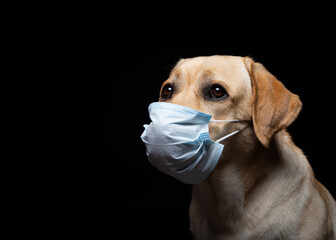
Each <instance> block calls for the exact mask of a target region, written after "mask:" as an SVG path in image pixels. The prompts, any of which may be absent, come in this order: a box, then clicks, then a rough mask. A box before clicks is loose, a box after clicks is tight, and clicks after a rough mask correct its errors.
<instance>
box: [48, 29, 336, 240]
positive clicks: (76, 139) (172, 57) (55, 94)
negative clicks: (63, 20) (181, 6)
mask: <svg viewBox="0 0 336 240" xmlns="http://www.w3.org/2000/svg"><path fill="white" fill-rule="evenodd" d="M332 37H333V36H332V32H331V33H329V32H327V31H323V30H316V29H315V30H314V31H311V30H310V29H308V30H307V31H301V30H298V31H296V32H294V33H293V32H292V33H289V32H288V33H280V32H273V33H272V34H271V33H265V31H263V32H260V33H258V32H255V35H253V34H246V35H244V34H242V35H239V36H238V35H235V34H233V33H228V32H226V31H223V32H168V31H167V32H114V31H113V29H109V31H100V30H95V29H94V28H91V29H89V30H87V29H84V30H83V29H82V30H81V31H77V30H76V28H75V27H74V28H71V27H69V28H68V29H67V30H66V31H65V30H64V31H63V30H62V29H59V30H58V31H57V33H56V34H50V35H48V36H45V38H44V39H43V41H44V43H45V44H44V54H43V56H45V62H44V64H45V65H46V76H45V81H46V83H47V84H46V87H45V88H46V89H45V91H46V92H47V95H48V99H49V100H50V101H49V103H48V108H47V112H48V115H47V118H48V122H49V125H48V132H47V133H48V135H49V138H48V139H50V142H49V145H50V156H49V159H48V162H49V163H50V167H49V168H48V169H47V173H48V175H49V176H50V178H51V179H52V182H51V185H50V187H49V189H50V190H51V204H50V206H51V207H50V213H48V214H49V215H50V221H49V223H50V226H51V227H53V228H55V229H56V231H57V229H59V230H60V229H68V230H73V231H78V232H86V231H87V230H90V229H91V230H92V229H95V228H105V229H107V231H106V232H107V233H108V234H110V236H114V235H115V234H116V233H118V234H120V233H121V234H123V235H122V236H125V238H127V237H129V236H136V237H137V238H138V239H172V238H173V239H191V236H190V234H189V219H188V207H189V203H190V197H191V187H190V186H188V185H185V184H182V183H180V182H178V181H177V180H174V179H172V178H170V177H168V176H166V175H164V174H162V173H160V172H159V171H157V170H156V169H155V168H154V167H152V166H151V165H150V164H149V163H148V161H147V158H146V155H145V147H144V145H143V143H142V142H141V139H140V135H141V133H142V131H143V127H142V125H143V124H144V123H149V118H148V112H147V106H148V105H149V104H150V103H151V102H154V101H157V99H158V94H159V89H160V86H161V83H162V82H163V81H164V80H165V79H166V78H167V77H168V74H169V72H170V70H171V69H172V67H173V66H174V64H175V63H176V62H177V61H178V60H179V59H180V58H188V57H195V56H202V55H214V54H219V55H239V56H250V57H252V58H254V59H255V60H256V61H258V62H261V63H263V64H264V66H265V67H266V68H267V69H268V70H269V71H270V72H271V73H272V74H274V75H275V76H276V77H277V78H278V79H279V80H280V81H282V82H283V83H284V85H285V86H286V87H287V88H288V89H289V90H290V91H292V92H293V93H296V94H298V95H299V96H300V98H301V101H302V102H303V109H302V111H301V113H300V115H299V117H298V118H297V120H296V121H295V122H294V123H293V124H292V125H291V126H290V127H289V129H288V130H289V132H290V134H291V135H292V137H293V140H294V142H295V143H296V144H297V146H298V147H300V148H301V149H302V150H303V151H304V153H305V154H306V156H307V157H308V160H309V162H310V163H311V165H312V167H313V169H314V172H315V175H316V177H317V179H318V180H319V181H320V182H321V183H322V184H323V185H324V186H326V187H327V188H328V189H329V191H330V192H331V193H332V195H333V196H334V197H335V196H336V191H335V176H334V169H333V168H334V167H333V164H334V161H335V157H334V155H333V154H334V143H335V141H334V136H335V127H334V122H335V120H334V119H335V117H334V115H335V113H334V109H335V107H334V103H335V101H334V85H335V77H334V72H335V71H334V69H335V63H334V59H333V58H331V56H333V55H334V54H335V48H334V41H333V39H332ZM42 60H44V59H42ZM119 236H120V235H119Z"/></svg>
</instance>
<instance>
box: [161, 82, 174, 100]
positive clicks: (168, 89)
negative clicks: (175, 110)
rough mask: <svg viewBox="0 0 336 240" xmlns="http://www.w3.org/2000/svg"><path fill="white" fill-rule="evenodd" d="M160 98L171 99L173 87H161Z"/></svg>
mask: <svg viewBox="0 0 336 240" xmlns="http://www.w3.org/2000/svg"><path fill="white" fill-rule="evenodd" d="M161 96H162V97H163V98H171V97H172V96H173V87H172V85H170V84H167V85H165V86H164V87H163V89H162V92H161Z"/></svg>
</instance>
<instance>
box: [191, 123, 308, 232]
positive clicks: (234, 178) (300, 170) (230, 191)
mask: <svg viewBox="0 0 336 240" xmlns="http://www.w3.org/2000/svg"><path fill="white" fill-rule="evenodd" d="M248 131H253V130H252V128H251V129H246V132H245V134H246V136H251V134H250V133H251V132H248ZM288 145H290V146H291V147H289V146H288ZM237 146H239V147H237ZM293 146H294V148H293ZM290 151H292V152H290ZM298 152H299V154H298ZM298 155H300V156H302V158H301V159H297V156H298ZM294 156H296V159H294ZM308 168H309V164H307V162H306V158H305V157H304V155H303V154H302V152H301V150H300V149H299V148H297V147H296V146H295V145H294V143H293V142H292V140H291V137H290V136H289V134H288V133H287V132H286V130H283V131H281V132H279V133H277V134H276V136H275V137H274V139H273V141H272V143H271V144H270V147H269V148H264V147H263V146H262V145H261V144H260V143H259V141H258V140H257V139H256V138H255V139H252V140H251V138H249V139H248V140H247V138H246V140H245V138H244V135H243V134H241V135H240V136H237V137H236V138H235V139H233V140H232V141H230V142H229V143H228V144H225V148H224V152H223V158H222V159H221V161H220V162H219V163H218V165H217V166H216V168H215V170H214V171H213V173H212V174H211V175H210V177H209V178H208V179H207V180H205V181H203V182H202V183H200V184H197V185H194V188H193V200H192V201H196V206H198V207H200V208H204V209H202V212H203V213H204V214H206V215H207V216H204V217H205V218H206V219H208V221H209V226H213V228H214V229H213V231H215V232H216V231H225V232H234V231H235V229H238V228H240V227H241V224H242V219H243V216H244V212H245V213H246V211H248V210H250V211H251V212H253V211H256V209H254V208H260V204H261V202H262V201H263V199H262V195H260V192H264V193H265V194H267V189H266V188H267V187H272V188H274V186H268V185H267V184H268V183H267V182H268V180H269V179H274V178H280V177H283V176H285V177H286V179H284V180H283V181H288V182H290V179H291V176H293V179H298V177H297V175H298V174H301V175H302V176H303V175H304V174H306V173H307V169H308ZM284 171H285V172H286V173H285V174H283V173H284ZM294 176H296V177H295V178H294ZM286 184H287V183H285V184H284V186H285V185H286ZM273 192H274V191H273ZM279 194H280V191H279ZM256 196H258V198H259V199H258V200H256V201H254V199H256ZM260 197H261V199H260ZM274 198H276V196H274ZM259 210H260V209H259Z"/></svg>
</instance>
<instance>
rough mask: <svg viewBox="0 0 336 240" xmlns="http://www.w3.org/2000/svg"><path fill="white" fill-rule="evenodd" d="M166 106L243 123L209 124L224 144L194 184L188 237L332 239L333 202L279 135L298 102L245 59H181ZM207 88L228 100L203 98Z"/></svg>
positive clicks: (171, 79) (334, 224)
mask: <svg viewBox="0 0 336 240" xmlns="http://www.w3.org/2000/svg"><path fill="white" fill-rule="evenodd" d="M167 83H170V84H171V85H172V87H173V94H172V96H171V98H169V99H163V98H162V97H160V101H167V102H171V103H175V104H179V105H183V106H187V107H190V108H193V109H196V110H199V111H202V112H205V113H208V114H211V115H212V116H213V119H217V120H220V119H240V120H244V121H243V122H237V123H232V122H227V123H210V124H209V132H210V136H211V138H212V139H214V140H216V139H219V138H220V137H222V136H224V135H226V134H228V133H231V132H233V131H235V130H237V129H243V130H242V131H240V132H239V133H238V134H236V135H234V136H232V137H230V138H228V139H226V140H224V141H223V142H222V143H223V144H224V145H225V147H224V151H223V153H222V156H221V158H220V160H219V162H218V164H217V166H216V167H215V170H214V171H213V172H212V174H211V175H210V176H209V177H208V178H207V179H206V180H204V181H203V182H201V183H199V184H195V185H194V186H193V194H192V200H191V205H190V212H189V213H190V227H191V232H192V234H193V236H194V238H195V239H198V240H202V239H206V240H211V239H218V240H222V239H223V240H224V239H231V240H233V239H237V240H244V239H258V240H260V239H291V240H294V239H298V240H299V239H300V240H304V239H312V240H318V239H334V240H335V239H336V202H335V200H334V199H333V198H332V196H331V195H330V193H329V192H328V190H326V189H325V188H324V187H323V186H322V185H321V184H320V183H319V182H318V181H317V180H316V179H315V177H314V174H313V171H312V169H311V167H310V165H309V163H308V161H307V159H306V157H305V156H304V154H303V153H302V151H301V150H300V149H299V148H298V147H296V146H295V144H294V143H293V141H292V139H291V137H290V135H289V134H288V132H287V131H286V127H288V126H289V125H290V124H291V123H292V122H293V121H294V120H295V118H296V117H297V115H298V114H299V112H300V109H301V106H302V104H301V101H300V100H299V97H298V96H297V95H295V94H293V93H291V92H290V91H289V90H287V89H286V88H285V86H284V85H283V84H282V83H281V82H280V81H278V80H277V79H276V78H275V77H274V76H273V75H272V74H271V73H269V72H268V71H267V70H266V69H265V67H264V66H263V65H261V64H260V63H256V62H254V61H253V60H252V59H251V58H249V57H234V56H210V57H196V58H190V59H182V60H180V61H179V62H178V63H177V65H176V66H175V68H174V69H173V70H172V72H171V75H170V77H169V78H168V80H167V81H165V82H164V83H163V85H162V88H163V86H165V85H166V84H167ZM212 84H219V85H221V86H223V87H224V88H225V89H226V91H227V93H228V96H227V97H225V98H224V99H222V100H219V101H214V100H212V99H209V98H207V97H205V96H204V94H205V93H206V89H209V86H211V85H212Z"/></svg>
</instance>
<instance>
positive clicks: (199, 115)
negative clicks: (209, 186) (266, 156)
mask: <svg viewBox="0 0 336 240" xmlns="http://www.w3.org/2000/svg"><path fill="white" fill-rule="evenodd" d="M148 111H149V115H150V118H151V120H152V122H151V123H150V124H149V125H144V127H145V130H144V132H143V133H142V135H141V139H142V141H143V142H144V143H145V145H146V153H147V156H148V160H149V161H150V163H151V164H152V165H153V166H155V167H156V168H158V169H159V170H160V171H162V172H164V173H166V174H168V175H170V176H172V177H174V178H176V179H178V180H180V181H181V182H183V183H187V184H196V183H199V182H201V181H203V180H205V179H206V178H207V177H208V176H209V175H210V174H211V172H212V171H213V169H214V168H215V166H216V164H217V162H218V159H219V158H220V156H221V154H222V152H223V148H224V145H223V144H221V143H219V142H221V141H222V140H224V139H225V138H228V137H230V136H232V135H234V134H236V133H238V132H239V131H240V130H237V131H234V132H232V133H230V134H228V135H225V136H224V137H222V138H220V139H218V140H217V141H212V140H211V139H210V136H209V127H208V124H209V123H220V122H237V121H239V120H210V119H211V115H208V114H206V113H203V112H200V111H197V110H195V109H192V108H188V107H184V106H181V105H176V104H172V103H165V102H155V103H152V104H150V105H149V107H148Z"/></svg>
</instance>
